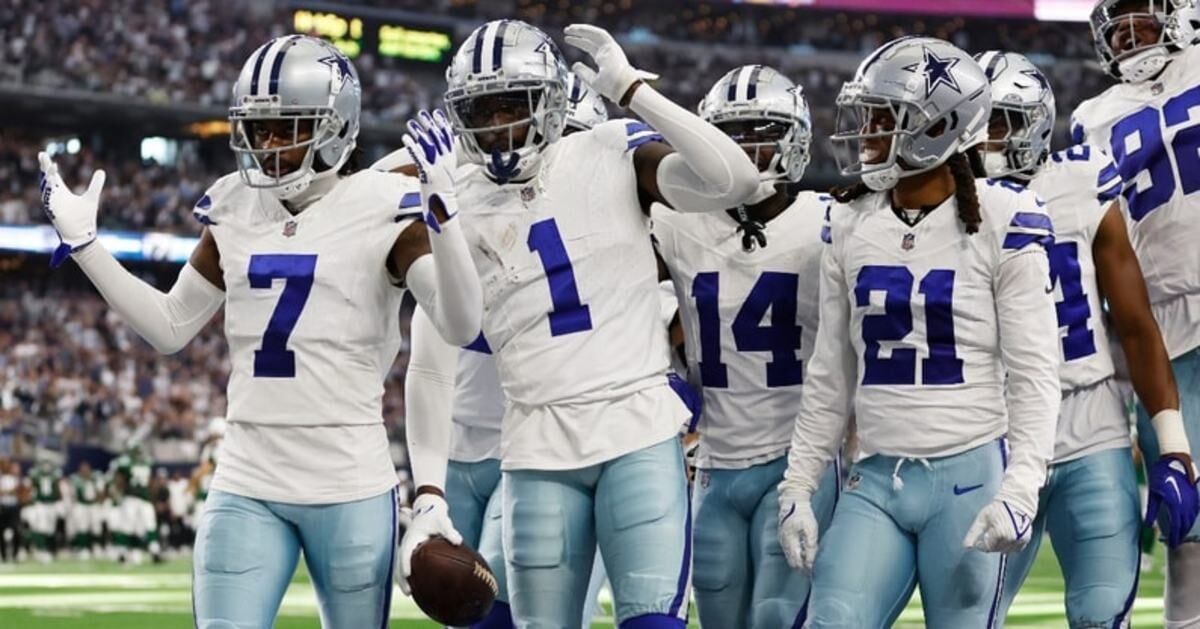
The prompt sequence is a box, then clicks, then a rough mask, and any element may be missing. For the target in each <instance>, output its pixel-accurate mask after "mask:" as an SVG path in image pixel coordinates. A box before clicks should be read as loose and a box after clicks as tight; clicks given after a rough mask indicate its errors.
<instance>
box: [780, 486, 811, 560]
mask: <svg viewBox="0 0 1200 629" xmlns="http://www.w3.org/2000/svg"><path fill="white" fill-rule="evenodd" d="M819 531H820V529H819V528H818V527H817V516H816V515H814V514H813V510H812V495H811V494H809V493H808V492H806V491H790V492H784V493H781V494H779V545H780V546H782V547H783V554H784V556H785V557H787V562H788V565H790V566H791V567H793V568H797V569H800V570H804V571H805V572H808V573H812V569H813V564H815V563H816V562H817V536H818V535H819Z"/></svg>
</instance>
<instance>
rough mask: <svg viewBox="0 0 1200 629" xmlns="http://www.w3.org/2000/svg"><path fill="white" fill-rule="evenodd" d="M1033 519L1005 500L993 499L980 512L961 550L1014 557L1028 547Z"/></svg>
mask: <svg viewBox="0 0 1200 629" xmlns="http://www.w3.org/2000/svg"><path fill="white" fill-rule="evenodd" d="M1031 528H1033V517H1032V516H1031V515H1030V514H1028V513H1025V512H1024V511H1022V510H1021V508H1020V507H1017V506H1015V505H1013V504H1012V503H1011V502H1009V501H1007V500H1003V499H1001V498H996V499H995V500H993V501H992V502H990V503H989V504H988V505H987V506H986V507H984V508H982V509H980V510H979V515H977V516H975V521H974V522H973V523H972V524H971V528H970V529H969V530H967V536H966V538H965V539H963V546H966V547H967V548H974V549H976V550H980V551H983V552H985V553H1014V552H1017V551H1018V550H1021V549H1022V548H1024V547H1025V545H1026V544H1028V543H1029V538H1030V535H1029V530H1030V529H1031Z"/></svg>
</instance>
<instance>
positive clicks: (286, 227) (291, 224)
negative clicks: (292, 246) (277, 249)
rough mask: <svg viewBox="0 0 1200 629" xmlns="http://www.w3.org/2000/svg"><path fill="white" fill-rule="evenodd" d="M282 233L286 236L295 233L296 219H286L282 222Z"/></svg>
mask: <svg viewBox="0 0 1200 629" xmlns="http://www.w3.org/2000/svg"><path fill="white" fill-rule="evenodd" d="M283 235H284V236H285V237H287V238H291V237H292V236H295V235H296V221H288V222H286V223H284V224H283Z"/></svg>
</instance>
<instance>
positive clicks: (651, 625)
mask: <svg viewBox="0 0 1200 629" xmlns="http://www.w3.org/2000/svg"><path fill="white" fill-rule="evenodd" d="M684 627H687V623H686V622H684V621H683V619H682V618H676V617H675V616H668V615H667V614H642V615H641V616H634V617H633V618H630V619H628V620H626V621H624V622H622V623H621V626H620V629H684Z"/></svg>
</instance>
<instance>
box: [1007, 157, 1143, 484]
mask: <svg viewBox="0 0 1200 629" xmlns="http://www.w3.org/2000/svg"><path fill="white" fill-rule="evenodd" d="M1029 188H1030V189H1031V190H1033V191H1034V192H1036V193H1037V194H1038V196H1039V197H1041V198H1042V200H1044V201H1045V202H1046V212H1047V214H1049V215H1050V219H1051V220H1052V221H1053V222H1054V244H1053V245H1051V246H1050V247H1049V248H1048V250H1047V253H1048V254H1049V257H1050V277H1051V280H1052V281H1053V283H1054V299H1055V309H1056V310H1057V314H1058V325H1059V334H1060V336H1061V345H1060V347H1061V350H1062V356H1061V359H1062V363H1061V365H1060V367H1059V380H1060V381H1061V383H1062V389H1063V391H1064V393H1066V392H1071V391H1074V390H1076V389H1081V388H1085V387H1091V386H1094V385H1096V384H1097V383H1099V382H1101V381H1102V380H1106V379H1108V378H1111V377H1112V376H1113V373H1114V369H1113V359H1112V354H1111V353H1110V349H1109V337H1108V325H1107V323H1106V320H1105V317H1104V306H1103V304H1102V302H1101V295H1100V287H1099V285H1098V284H1097V279H1096V264H1095V261H1094V259H1093V257H1092V246H1093V243H1094V242H1095V238H1096V232H1097V230H1098V229H1099V228H1100V221H1101V220H1103V218H1104V216H1105V213H1106V212H1107V211H1108V208H1109V207H1110V206H1111V205H1112V203H1113V201H1114V199H1116V198H1117V197H1118V196H1119V195H1120V192H1121V178H1120V176H1119V175H1118V174H1117V171H1116V167H1115V166H1114V165H1113V163H1112V160H1111V159H1109V157H1108V156H1107V155H1106V154H1104V153H1103V152H1102V151H1099V150H1096V149H1094V148H1092V147H1090V146H1088V145H1086V144H1079V145H1076V146H1073V147H1071V148H1069V149H1066V150H1064V151H1059V152H1057V153H1054V154H1053V155H1051V156H1050V159H1049V161H1047V162H1046V164H1045V165H1044V166H1043V167H1042V168H1041V170H1039V171H1038V173H1037V176H1036V177H1034V178H1033V180H1032V181H1031V182H1030V183H1029ZM1064 404H1065V403H1064ZM1076 406H1078V405H1076ZM1063 410H1064V414H1062V415H1060V417H1059V422H1058V435H1057V436H1056V438H1055V446H1054V457H1055V460H1056V461H1059V462H1061V461H1064V460H1069V459H1072V458H1078V457H1079V456H1083V455H1085V454H1088V453H1091V452H1096V451H1099V450H1104V449H1108V448H1111V447H1114V446H1117V447H1121V446H1127V445H1129V428H1128V425H1127V421H1126V419H1125V417H1124V416H1123V415H1122V414H1121V413H1120V412H1117V413H1097V412H1090V413H1086V414H1083V415H1070V416H1068V415H1067V414H1065V412H1066V407H1065V406H1064V407H1063ZM1118 410H1119V409H1118Z"/></svg>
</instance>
